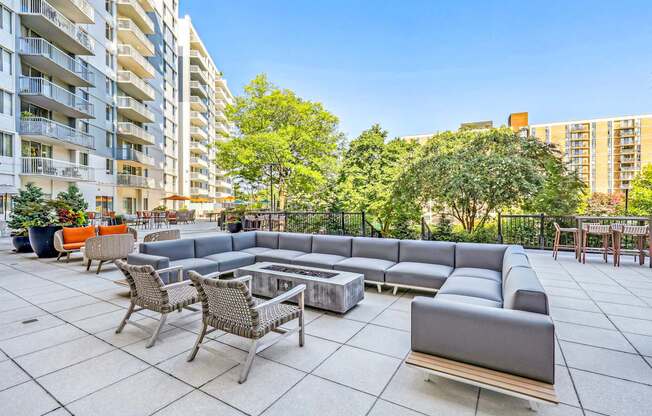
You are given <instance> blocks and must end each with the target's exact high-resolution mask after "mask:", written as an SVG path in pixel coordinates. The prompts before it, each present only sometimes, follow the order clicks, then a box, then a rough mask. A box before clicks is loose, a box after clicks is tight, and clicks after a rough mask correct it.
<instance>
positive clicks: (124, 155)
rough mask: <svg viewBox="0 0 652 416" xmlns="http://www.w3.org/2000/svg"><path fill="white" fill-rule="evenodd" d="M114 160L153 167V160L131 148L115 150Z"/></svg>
mask: <svg viewBox="0 0 652 416" xmlns="http://www.w3.org/2000/svg"><path fill="white" fill-rule="evenodd" d="M115 159H116V160H126V161H131V162H137V163H141V164H143V165H148V166H154V164H155V161H154V158H153V157H151V156H149V155H146V154H145V153H143V152H141V151H138V150H136V149H132V148H131V147H121V148H117V149H115Z"/></svg>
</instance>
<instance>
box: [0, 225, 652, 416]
mask: <svg viewBox="0 0 652 416" xmlns="http://www.w3.org/2000/svg"><path fill="white" fill-rule="evenodd" d="M177 228H179V229H180V231H181V238H182V239H191V240H199V239H201V238H204V237H208V236H213V237H214V236H216V231H207V229H208V227H206V223H202V222H199V223H197V224H187V225H181V226H178V227H177ZM141 234H143V235H141ZM145 234H147V232H146V231H145V232H139V236H138V237H139V240H140V241H142V239H143V237H144V235H145ZM224 237H227V235H224ZM171 243H173V242H166V244H171ZM174 243H177V242H176V241H175V242H174ZM0 244H2V247H1V248H0V249H1V252H0V268H1V269H2V273H1V274H0V299H2V302H1V303H0V369H1V371H0V374H2V375H3V377H2V378H0V414H2V415H4V414H7V415H42V414H52V415H66V414H74V415H113V414H115V415H150V414H156V415H176V414H184V415H185V414H187V415H203V414H206V415H209V414H210V415H243V414H249V415H259V414H264V415H308V414H319V415H322V414H323V415H375V416H378V415H442V414H443V415H449V414H450V415H453V414H455V415H527V414H533V413H532V410H530V406H529V403H528V401H527V400H524V399H522V398H516V397H511V396H508V395H505V394H501V393H497V392H494V391H491V390H488V389H484V388H478V387H475V386H473V385H470V384H468V383H461V382H459V381H453V380H449V379H446V378H441V377H437V376H431V377H430V378H429V381H426V380H425V379H424V372H423V371H421V370H419V369H418V368H415V367H414V366H411V365H408V364H407V363H406V360H407V358H408V355H409V354H410V349H411V346H413V345H414V342H415V341H414V333H413V330H412V325H413V322H414V317H413V316H411V311H412V310H413V309H412V301H413V299H414V298H415V297H417V296H419V297H421V299H428V298H432V296H433V294H432V290H421V289H414V288H407V287H401V286H389V285H386V284H383V285H381V291H380V292H379V291H378V288H377V287H376V285H375V284H372V285H367V287H366V290H365V291H364V299H362V300H361V301H360V302H359V303H358V304H357V306H355V307H353V308H351V309H350V310H349V311H348V312H346V313H345V314H339V313H334V312H327V311H324V310H322V309H315V308H312V307H310V306H306V308H305V313H304V316H303V319H304V323H305V341H304V345H303V347H300V346H299V337H300V336H301V334H300V333H299V332H294V333H291V334H290V335H289V336H288V337H287V338H285V339H283V340H281V341H279V342H278V343H275V344H273V345H272V346H270V347H269V348H267V349H266V350H264V351H262V352H260V353H259V354H258V355H257V356H256V358H255V361H254V363H253V365H252V366H251V369H250V372H249V375H248V379H247V381H246V382H244V383H242V384H240V383H238V381H239V379H240V378H241V373H242V367H243V364H241V363H242V362H244V361H245V358H246V356H247V351H249V347H250V344H249V342H248V340H247V339H246V338H242V337H239V336H236V335H232V334H229V333H226V332H224V331H222V330H216V331H214V332H212V333H209V334H207V335H206V337H205V338H204V341H203V344H204V345H205V346H206V347H207V348H210V349H212V350H213V352H217V354H211V353H208V352H207V351H204V350H203V349H200V350H199V352H198V353H196V355H195V356H194V359H193V360H192V361H190V362H189V361H187V360H188V358H189V354H190V352H191V350H192V349H193V345H194V344H195V342H196V341H197V339H198V335H199V334H200V333H201V331H202V314H201V312H199V313H198V312H195V311H192V310H185V309H184V310H183V312H176V311H171V312H170V313H168V317H167V320H166V321H165V322H164V324H163V325H162V328H161V332H160V334H159V336H158V338H157V340H156V343H155V344H154V345H153V346H151V348H146V346H147V344H148V342H149V341H150V333H151V331H153V330H154V329H155V327H156V326H157V320H156V319H157V318H158V314H157V313H156V312H154V311H149V310H142V311H139V312H134V313H133V316H132V317H131V320H133V321H134V322H136V323H138V324H139V326H140V327H142V328H140V327H139V326H136V325H126V326H124V328H123V329H122V331H121V333H120V334H116V328H117V327H118V325H119V324H120V322H121V320H122V319H123V317H124V316H125V313H126V311H127V308H128V306H129V303H130V300H129V297H128V296H125V294H126V293H127V291H128V290H127V288H125V287H124V286H118V285H116V283H115V281H118V280H122V279H124V275H123V274H122V273H121V271H120V270H119V269H118V268H117V266H116V265H115V264H113V263H110V264H107V265H105V267H104V268H103V272H102V273H101V274H100V275H96V274H95V273H94V272H93V271H89V272H86V271H85V267H82V265H81V259H77V258H75V257H73V258H72V259H71V261H70V262H69V263H67V262H57V261H56V259H54V258H53V259H37V258H36V256H34V255H33V254H12V253H11V251H10V241H9V239H3V240H0ZM155 244H161V243H155ZM312 247H313V251H314V237H313V245H312ZM252 248H253V247H252ZM252 248H250V249H249V250H250V251H251V249H252ZM245 250H246V248H245ZM254 251H255V250H254ZM412 253H414V250H412ZM277 254H278V253H277ZM517 254H518V253H517ZM526 254H527V257H528V258H529V263H530V265H531V267H532V269H533V270H534V271H535V272H536V275H537V276H538V280H539V281H540V283H541V285H542V286H543V287H544V288H545V293H546V295H547V300H548V304H549V313H550V316H551V317H552V320H553V321H554V326H555V338H554V340H553V341H552V342H553V343H554V345H553V348H554V350H555V352H554V385H555V390H556V395H557V398H558V399H559V402H560V403H559V404H558V405H541V406H540V407H539V410H538V414H541V415H599V414H603V415H647V414H649V411H650V409H651V408H652V394H650V393H652V313H651V312H652V280H651V279H652V271H651V269H650V268H648V267H641V266H640V265H639V264H638V261H635V260H633V259H632V256H629V255H628V256H623V257H622V260H621V263H620V267H618V268H615V267H614V266H613V264H608V263H605V262H604V260H603V258H602V256H601V255H599V254H589V255H587V257H586V264H582V263H580V262H578V261H577V260H576V258H575V256H574V254H573V253H572V252H560V253H559V254H558V258H557V260H555V259H554V258H553V255H552V252H551V251H547V250H527V251H526ZM209 255H210V254H209ZM304 255H310V254H304ZM313 257H314V256H313ZM473 257H474V258H476V259H477V257H478V256H477V255H476V256H473ZM266 260H270V259H266ZM172 262H174V260H172ZM217 264H219V262H218V263H217ZM398 264H400V263H398ZM646 266H647V265H646ZM216 267H218V268H219V266H216ZM293 267H295V265H293ZM302 267H305V266H302ZM309 267H310V266H308V268H309ZM469 267H473V266H469ZM335 269H337V268H335ZM458 270H459V269H458ZM335 271H336V270H335ZM512 277H513V276H510V279H511V278H512ZM453 280H454V279H452V278H449V279H448V281H450V282H453ZM444 284H445V285H446V284H448V283H444ZM503 284H505V283H504V282H503ZM404 286H412V285H409V284H408V285H404ZM394 287H398V289H397V291H396V294H394V293H393V292H394ZM426 289H428V288H426ZM452 289H453V288H451V289H450V290H452ZM442 294H443V293H442ZM448 296H456V295H455V294H448ZM429 301H432V299H430V300H429ZM194 306H195V308H194V309H199V310H201V304H196V305H194ZM515 309H516V308H515ZM511 312H514V313H515V312H518V311H511ZM523 313H526V312H523ZM527 313H529V312H527ZM435 318H436V317H435ZM298 324H299V323H298V321H296V320H294V321H289V322H287V323H286V324H283V325H282V328H286V329H288V330H292V329H295V328H297V325H298ZM143 328H144V329H146V330H148V331H146V330H144V329H143ZM479 329H481V328H479ZM433 331H435V329H433ZM290 332H291V331H290ZM411 332H412V333H411ZM278 336H280V335H279V334H276V333H274V332H270V333H269V334H267V335H265V336H264V337H263V338H262V340H264V341H270V340H273V339H274V338H275V337H278ZM420 337H422V336H420ZM417 338H419V337H417ZM467 340H468V342H467V345H466V346H464V349H465V350H466V351H471V352H474V351H480V350H482V349H483V347H484V345H483V341H484V340H483V339H482V338H476V339H474V338H473V337H468V338H467ZM514 348H515V350H514V351H506V354H509V355H510V357H511V358H512V361H513V362H510V357H508V358H507V362H508V364H509V365H514V366H517V367H518V366H527V365H528V363H526V362H523V361H522V360H521V359H520V358H516V357H521V356H522V353H523V349H521V350H520V351H519V348H518V345H516V346H514ZM528 349H531V347H528ZM527 352H528V351H526V353H527Z"/></svg>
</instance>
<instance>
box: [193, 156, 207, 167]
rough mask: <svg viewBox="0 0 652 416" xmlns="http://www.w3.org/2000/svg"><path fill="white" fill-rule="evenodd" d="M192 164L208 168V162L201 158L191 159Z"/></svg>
mask: <svg viewBox="0 0 652 416" xmlns="http://www.w3.org/2000/svg"><path fill="white" fill-rule="evenodd" d="M190 164H191V165H199V166H204V167H208V160H206V159H203V158H201V157H191V158H190Z"/></svg>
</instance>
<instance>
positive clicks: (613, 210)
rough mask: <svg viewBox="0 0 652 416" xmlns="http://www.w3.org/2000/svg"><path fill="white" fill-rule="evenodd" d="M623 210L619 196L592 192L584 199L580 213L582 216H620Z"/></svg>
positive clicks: (623, 205) (621, 199)
mask: <svg viewBox="0 0 652 416" xmlns="http://www.w3.org/2000/svg"><path fill="white" fill-rule="evenodd" d="M624 209H625V202H624V201H623V198H622V196H621V195H620V194H605V193H602V192H594V193H593V194H591V196H589V197H588V198H587V199H586V202H585V203H584V208H583V209H582V211H583V213H584V215H594V216H600V217H603V216H614V215H620V214H622V213H623V211H624Z"/></svg>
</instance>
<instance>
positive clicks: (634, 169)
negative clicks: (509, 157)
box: [509, 113, 652, 193]
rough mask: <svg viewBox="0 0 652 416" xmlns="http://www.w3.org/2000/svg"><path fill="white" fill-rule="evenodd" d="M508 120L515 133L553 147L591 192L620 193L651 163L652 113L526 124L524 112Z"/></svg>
mask: <svg viewBox="0 0 652 416" xmlns="http://www.w3.org/2000/svg"><path fill="white" fill-rule="evenodd" d="M509 120H510V124H509V125H510V127H512V128H513V129H514V130H516V131H521V132H524V133H527V134H530V135H532V136H534V137H537V138H538V139H540V140H541V141H544V142H546V143H550V144H554V145H555V146H556V147H557V149H558V150H559V151H560V153H561V155H562V157H563V158H564V161H566V162H567V163H568V164H569V166H570V167H571V168H572V169H574V170H575V171H576V172H577V173H578V174H579V176H580V178H582V180H583V181H584V182H585V183H586V184H587V186H588V187H589V188H590V190H591V192H606V193H619V192H622V191H624V190H625V189H627V188H629V186H630V182H631V180H632V179H633V178H634V177H635V176H636V174H637V173H638V172H640V170H641V167H642V166H644V165H647V164H649V163H652V114H643V115H631V116H618V117H607V118H597V119H587V120H574V121H561V122H554V123H542V124H528V116H527V113H515V114H512V115H510V118H509Z"/></svg>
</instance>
